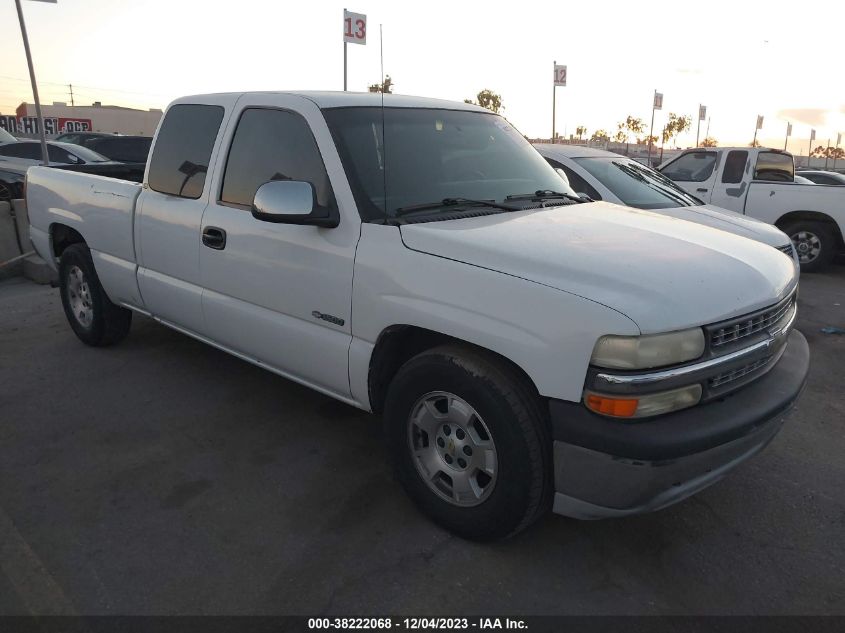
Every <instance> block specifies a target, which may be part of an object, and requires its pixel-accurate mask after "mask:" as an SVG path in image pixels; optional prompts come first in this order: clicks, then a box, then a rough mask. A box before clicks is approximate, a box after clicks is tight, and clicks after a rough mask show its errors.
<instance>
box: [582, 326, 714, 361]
mask: <svg viewBox="0 0 845 633" xmlns="http://www.w3.org/2000/svg"><path fill="white" fill-rule="evenodd" d="M703 353H704V332H703V331H702V329H701V328H699V327H696V328H690V329H689V330H679V331H678V332H668V333H666V334H648V335H644V336H602V337H601V338H600V339H599V340H598V342H597V343H596V346H595V347H594V348H593V356H592V358H591V359H590V363H591V364H593V365H596V366H597V367H609V368H613V369H648V368H650V367H662V366H664V365H677V364H678V363H683V362H684V361H688V360H693V359H696V358H698V357H699V356H701V355H702V354H703Z"/></svg>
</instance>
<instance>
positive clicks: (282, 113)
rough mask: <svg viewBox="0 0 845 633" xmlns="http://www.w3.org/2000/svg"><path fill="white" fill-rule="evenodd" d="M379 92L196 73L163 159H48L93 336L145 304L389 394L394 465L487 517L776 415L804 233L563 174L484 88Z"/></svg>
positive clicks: (486, 534) (698, 482)
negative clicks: (104, 173)
mask: <svg viewBox="0 0 845 633" xmlns="http://www.w3.org/2000/svg"><path fill="white" fill-rule="evenodd" d="M381 99H382V97H381V95H375V94H351V93H339V94H338V93H245V94H244V93H239V94H217V95H205V96H194V97H186V98H182V99H179V100H177V101H176V102H174V103H173V104H171V106H170V107H169V108H168V110H167V112H166V113H165V116H164V118H163V120H162V122H161V124H160V126H159V129H158V131H157V133H156V137H155V140H154V143H153V148H152V153H151V157H150V161H149V164H148V166H147V171H146V175H145V177H144V182H143V184H142V185H138V184H134V183H130V182H124V181H119V180H113V179H108V178H105V177H101V176H93V175H86V174H78V173H69V172H64V171H57V170H53V169H46V168H42V167H33V168H31V169H30V170H29V172H28V176H27V178H28V181H27V186H26V199H27V204H28V208H29V217H30V222H31V238H32V241H33V243H34V245H35V247H36V249H37V250H38V252H39V253H40V254H41V255H42V256H43V257H44V258H45V259H47V260H49V261H50V262H52V263H53V264H54V265H56V266H57V269H58V272H59V278H60V285H61V297H62V302H63V305H64V308H65V312H66V314H67V318H68V320H69V322H70V325H71V327H72V328H73V330H74V332H75V333H76V334H77V336H78V337H79V338H80V339H82V341H84V342H85V343H88V344H90V345H107V344H110V343H115V342H117V341H118V340H120V339H121V338H122V337H123V336H125V335H126V334H127V332H128V330H129V326H130V320H131V316H132V313H133V312H139V313H142V314H145V315H148V316H151V317H152V318H154V319H156V320H157V321H160V322H161V323H163V324H165V325H168V326H170V327H172V328H175V329H177V330H179V331H180V332H183V333H185V334H188V335H190V336H193V337H195V338H198V339H200V340H202V341H205V342H207V343H209V344H211V345H214V346H215V347H218V348H220V349H222V350H225V351H227V352H230V353H232V354H234V355H236V356H238V357H240V358H242V359H244V360H247V361H249V362H252V363H255V364H257V365H260V366H262V367H265V368H267V369H269V370H270V371H273V372H276V373H277V374H280V375H281V376H284V377H286V378H289V379H291V380H295V381H297V382H299V383H302V384H305V385H308V386H309V387H312V388H314V389H316V390H317V391H320V392H322V393H324V394H327V395H329V396H331V397H333V398H336V399H338V400H341V401H343V402H346V403H348V404H350V405H353V406H355V407H359V408H361V409H364V410H367V411H373V412H376V413H381V414H382V417H383V421H384V429H385V437H386V441H387V446H388V453H389V454H390V456H391V457H392V458H393V459H394V460H395V465H396V472H397V474H398V479H399V481H400V482H401V483H402V485H403V486H404V487H405V489H406V490H407V491H408V493H409V494H410V496H411V497H412V498H413V499H414V500H415V501H416V503H417V504H418V505H419V506H420V507H421V508H422V509H423V510H424V511H425V512H426V513H427V514H428V515H429V516H431V517H432V518H433V519H435V520H436V521H438V522H439V523H440V524H441V525H443V526H445V527H447V528H448V529H450V530H452V531H454V532H455V533H457V534H460V535H462V536H465V537H468V538H475V539H490V538H498V537H504V536H507V535H510V534H513V533H515V532H517V531H519V530H520V529H523V528H525V527H526V526H528V525H529V524H530V523H531V522H532V521H534V520H535V519H537V518H538V517H539V516H541V515H542V514H543V513H544V512H546V511H547V510H548V509H550V508H552V509H553V510H554V511H555V512H558V513H561V514H564V515H568V516H572V517H578V518H590V519H592V518H600V517H615V516H624V515H628V514H633V513H639V512H646V511H650V510H655V509H658V508H662V507H664V506H667V505H669V504H671V503H674V502H676V501H679V500H681V499H683V498H685V497H687V496H689V495H691V494H693V493H695V492H697V491H699V490H701V489H702V488H704V487H706V486H708V485H710V484H711V483H713V482H715V481H717V480H718V479H720V478H721V477H722V476H723V475H725V473H727V472H728V471H729V470H731V469H732V468H733V467H735V466H736V465H737V464H739V463H740V462H742V461H744V460H745V459H747V458H748V457H750V456H752V455H753V454H755V453H756V452H758V451H759V450H761V449H762V448H763V447H764V446H765V445H766V444H767V443H768V442H769V441H770V440H771V439H772V438H773V437H774V435H775V434H776V433H777V432H778V430H779V429H780V427H781V425H782V423H783V421H784V419H785V414H786V412H787V411H788V410H789V409H790V408H791V406H792V404H793V402H794V401H795V400H796V398H797V397H798V395H799V392H800V391H801V389H802V386H803V384H804V381H805V378H806V375H807V371H808V366H809V350H808V346H807V342H806V340H805V339H804V337H803V336H802V335H801V333H800V332H798V331H797V330H794V329H793V324H794V322H795V315H796V309H797V307H796V296H797V289H798V288H797V286H798V269H797V266H796V265H795V263H794V261H793V260H792V259H791V258H790V257H789V256H788V255H785V254H783V253H781V252H779V251H777V250H776V249H774V248H771V247H770V246H768V245H765V244H762V243H759V242H756V241H752V240H749V239H746V238H744V237H741V236H737V235H733V234H731V233H728V232H724V231H720V230H717V229H714V228H711V227H707V226H702V225H700V224H695V223H691V222H687V221H684V220H679V219H676V218H669V217H664V216H661V215H658V214H655V213H651V212H648V211H642V210H634V209H628V208H625V207H622V206H617V205H614V204H609V203H606V202H586V201H585V200H583V199H581V198H578V197H575V196H571V195H569V194H567V193H565V192H556V191H555V189H556V188H560V185H561V180H560V178H559V176H558V174H557V173H556V172H555V171H554V170H553V169H552V167H550V166H549V165H548V164H547V163H546V162H545V161H544V160H543V158H542V157H541V156H540V155H539V154H538V153H537V152H536V151H535V150H534V149H533V148H532V147H531V146H530V144H529V143H528V142H527V141H526V140H525V139H524V138H523V136H522V135H521V134H519V133H518V132H517V131H516V130H515V129H514V128H513V127H512V126H511V125H510V124H509V123H508V122H507V121H505V120H504V119H503V118H501V117H499V116H497V115H494V114H492V113H490V112H488V111H486V110H483V109H480V108H477V107H475V106H472V105H467V104H460V103H452V102H445V101H438V100H432V99H420V98H411V97H401V96H395V95H385V96H384V102H383V105H382V101H381ZM281 423H286V422H284V421H283V422H281Z"/></svg>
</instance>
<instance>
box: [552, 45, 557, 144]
mask: <svg viewBox="0 0 845 633" xmlns="http://www.w3.org/2000/svg"><path fill="white" fill-rule="evenodd" d="M552 65H553V66H554V68H555V73H556V72H557V60H555V61H553V62H552ZM556 97H557V82H556V81H553V82H552V143H557V139H556V138H555V115H556V114H557V107H556V105H557V104H556V103H555V98H556Z"/></svg>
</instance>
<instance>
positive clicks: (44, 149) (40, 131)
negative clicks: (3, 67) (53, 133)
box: [15, 0, 56, 165]
mask: <svg viewBox="0 0 845 633" xmlns="http://www.w3.org/2000/svg"><path fill="white" fill-rule="evenodd" d="M38 2H50V3H52V4H55V3H56V0H38ZM15 8H16V9H17V10H18V22H20V24H21V37H22V38H23V48H24V51H26V63H27V65H28V66H29V80H30V82H32V98H33V99H34V100H35V116H36V117H37V118H38V134H39V136H40V137H41V161H42V162H43V163H44V164H45V165H49V164H50V155H49V154H48V153H47V137H46V136H45V132H44V117H43V116H42V114H41V100H40V99H39V98H38V84H36V83H35V69H34V68H33V66H32V53H31V52H30V50H29V38H28V37H27V35H26V22H24V19H23V9H21V0H15Z"/></svg>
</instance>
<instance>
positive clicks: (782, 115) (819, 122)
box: [778, 108, 845, 127]
mask: <svg viewBox="0 0 845 633" xmlns="http://www.w3.org/2000/svg"><path fill="white" fill-rule="evenodd" d="M843 112H845V108H843ZM829 114H830V110H825V109H823V108H786V109H784V110H778V118H779V119H784V120H786V121H794V122H796V123H803V124H805V125H811V126H816V127H824V126H825V125H827V119H828V115H829Z"/></svg>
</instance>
